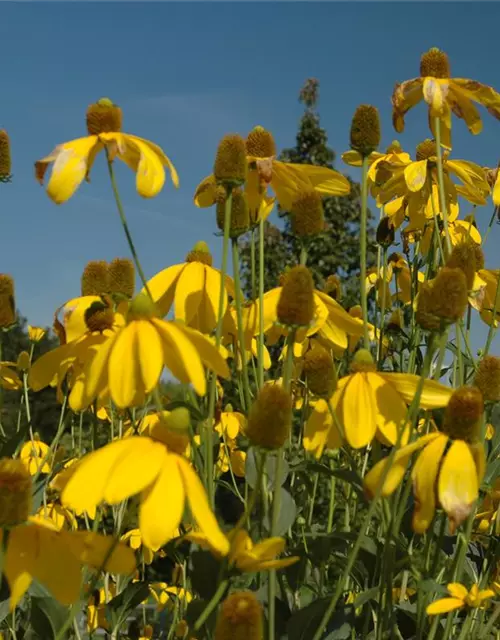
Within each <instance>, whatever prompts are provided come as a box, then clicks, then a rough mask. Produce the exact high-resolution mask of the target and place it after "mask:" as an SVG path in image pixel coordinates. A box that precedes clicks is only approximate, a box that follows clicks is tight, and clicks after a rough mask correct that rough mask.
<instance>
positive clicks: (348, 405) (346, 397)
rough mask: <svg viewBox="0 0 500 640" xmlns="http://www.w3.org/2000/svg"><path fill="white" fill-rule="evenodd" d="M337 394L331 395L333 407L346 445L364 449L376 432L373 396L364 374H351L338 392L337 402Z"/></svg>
mask: <svg viewBox="0 0 500 640" xmlns="http://www.w3.org/2000/svg"><path fill="white" fill-rule="evenodd" d="M337 393H338V391H336V392H335V393H334V395H333V405H334V408H335V409H336V411H337V415H338V416H339V419H340V422H341V423H342V424H343V425H344V431H345V436H346V438H347V441H348V443H349V444H350V446H351V447H353V449H361V448H362V447H366V445H367V444H369V443H370V442H371V441H372V440H373V437H374V435H375V432H376V430H377V413H376V406H375V396H374V393H373V390H372V389H371V387H370V384H369V382H368V379H367V377H366V374H364V373H354V374H352V375H351V376H349V380H348V382H347V384H346V385H345V387H344V389H343V390H342V391H340V394H339V396H338V400H337V397H336V396H337ZM337 402H338V404H337Z"/></svg>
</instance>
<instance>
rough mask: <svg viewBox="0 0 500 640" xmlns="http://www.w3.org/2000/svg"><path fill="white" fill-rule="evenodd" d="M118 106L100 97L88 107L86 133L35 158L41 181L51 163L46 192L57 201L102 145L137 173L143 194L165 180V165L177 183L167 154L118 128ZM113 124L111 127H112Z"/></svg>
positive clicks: (74, 186)
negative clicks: (43, 155)
mask: <svg viewBox="0 0 500 640" xmlns="http://www.w3.org/2000/svg"><path fill="white" fill-rule="evenodd" d="M117 109H118V107H117V106H116V105H114V104H113V103H112V102H111V100H109V99H108V98H101V100H99V101H98V102H97V103H96V104H93V105H90V107H89V109H88V111H87V123H88V125H89V135H88V136H87V137H85V138H77V139H76V140H71V141H70V142H65V143H63V144H60V145H58V146H57V147H56V148H55V149H54V151H52V153H50V154H49V155H48V156H46V157H45V158H42V159H41V160H38V161H37V162H35V176H36V178H37V180H38V181H39V182H40V184H43V181H44V178H45V174H46V172H47V169H48V167H49V165H50V164H52V165H53V166H52V174H51V176H50V180H49V182H48V185H47V194H48V195H49V197H50V198H51V199H52V200H53V201H54V202H55V203H56V204H62V203H63V202H66V200H68V199H69V198H71V196H72V195H73V194H74V193H75V191H76V190H77V189H78V187H79V186H80V184H81V183H82V181H83V180H84V179H85V178H87V179H88V176H89V173H90V170H91V169H92V165H93V164H94V160H95V158H96V157H97V155H98V153H99V152H100V151H102V150H103V149H104V148H106V149H107V150H108V153H109V154H110V157H111V158H118V159H119V160H122V162H124V163H125V164H126V165H127V166H128V167H130V168H131V169H132V170H133V171H134V172H135V174H136V188H137V192H138V193H139V195H141V196H142V197H143V198H152V197H154V196H156V195H158V193H159V192H160V191H161V189H162V188H163V185H164V183H165V169H164V167H167V168H168V170H169V171H170V175H171V177H172V181H173V183H174V185H175V186H176V187H177V186H179V178H178V176H177V172H176V170H175V168H174V166H173V164H172V163H171V162H170V160H169V158H167V156H166V155H165V154H164V153H163V151H162V150H161V149H160V147H158V146H157V145H156V144H154V143H152V142H150V141H149V140H144V139H143V138H139V137H137V136H133V135H130V134H128V133H122V132H121V115H120V116H119V117H118V116H117ZM111 127H114V130H111Z"/></svg>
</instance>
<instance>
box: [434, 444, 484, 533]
mask: <svg viewBox="0 0 500 640" xmlns="http://www.w3.org/2000/svg"><path fill="white" fill-rule="evenodd" d="M478 491H479V486H478V479H477V469H476V464H475V462H474V458H473V457H472V454H471V452H470V449H469V446H468V445H467V443H466V442H463V441H462V440H454V441H453V443H452V445H451V447H450V449H449V451H448V452H447V454H446V456H445V458H444V461H443V465H442V467H441V472H440V474H439V485H438V495H439V502H440V503H441V506H442V507H443V509H444V510H445V511H446V513H447V514H448V517H449V518H450V521H451V523H450V524H451V529H452V532H453V531H454V530H455V528H456V527H457V526H460V525H461V524H462V522H463V521H464V520H465V519H466V518H467V517H468V515H469V514H470V512H471V510H472V505H473V504H474V502H475V501H476V500H477V497H478Z"/></svg>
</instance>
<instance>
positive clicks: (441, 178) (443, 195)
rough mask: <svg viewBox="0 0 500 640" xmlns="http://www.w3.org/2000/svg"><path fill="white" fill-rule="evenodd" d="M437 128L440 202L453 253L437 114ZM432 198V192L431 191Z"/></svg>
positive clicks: (447, 237) (448, 240)
mask: <svg viewBox="0 0 500 640" xmlns="http://www.w3.org/2000/svg"><path fill="white" fill-rule="evenodd" d="M434 123H435V125H434V126H435V130H436V156H437V174H438V186H439V202H440V205H441V213H442V215H443V222H444V234H445V237H446V248H447V249H448V253H451V240H450V229H449V226H448V207H447V205H446V193H445V190H444V171H443V150H442V148H441V119H440V118H439V116H437V117H436V118H435V119H434ZM431 198H432V192H431Z"/></svg>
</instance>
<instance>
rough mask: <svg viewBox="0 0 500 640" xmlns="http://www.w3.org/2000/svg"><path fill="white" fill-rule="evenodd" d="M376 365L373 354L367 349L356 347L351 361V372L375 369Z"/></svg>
mask: <svg viewBox="0 0 500 640" xmlns="http://www.w3.org/2000/svg"><path fill="white" fill-rule="evenodd" d="M376 370H377V365H376V364H375V361H374V360H373V356H372V354H371V353H370V351H368V349H358V351H356V353H355V354H354V358H353V359H352V362H351V372H352V373H360V372H363V373H364V372H367V371H376Z"/></svg>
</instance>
